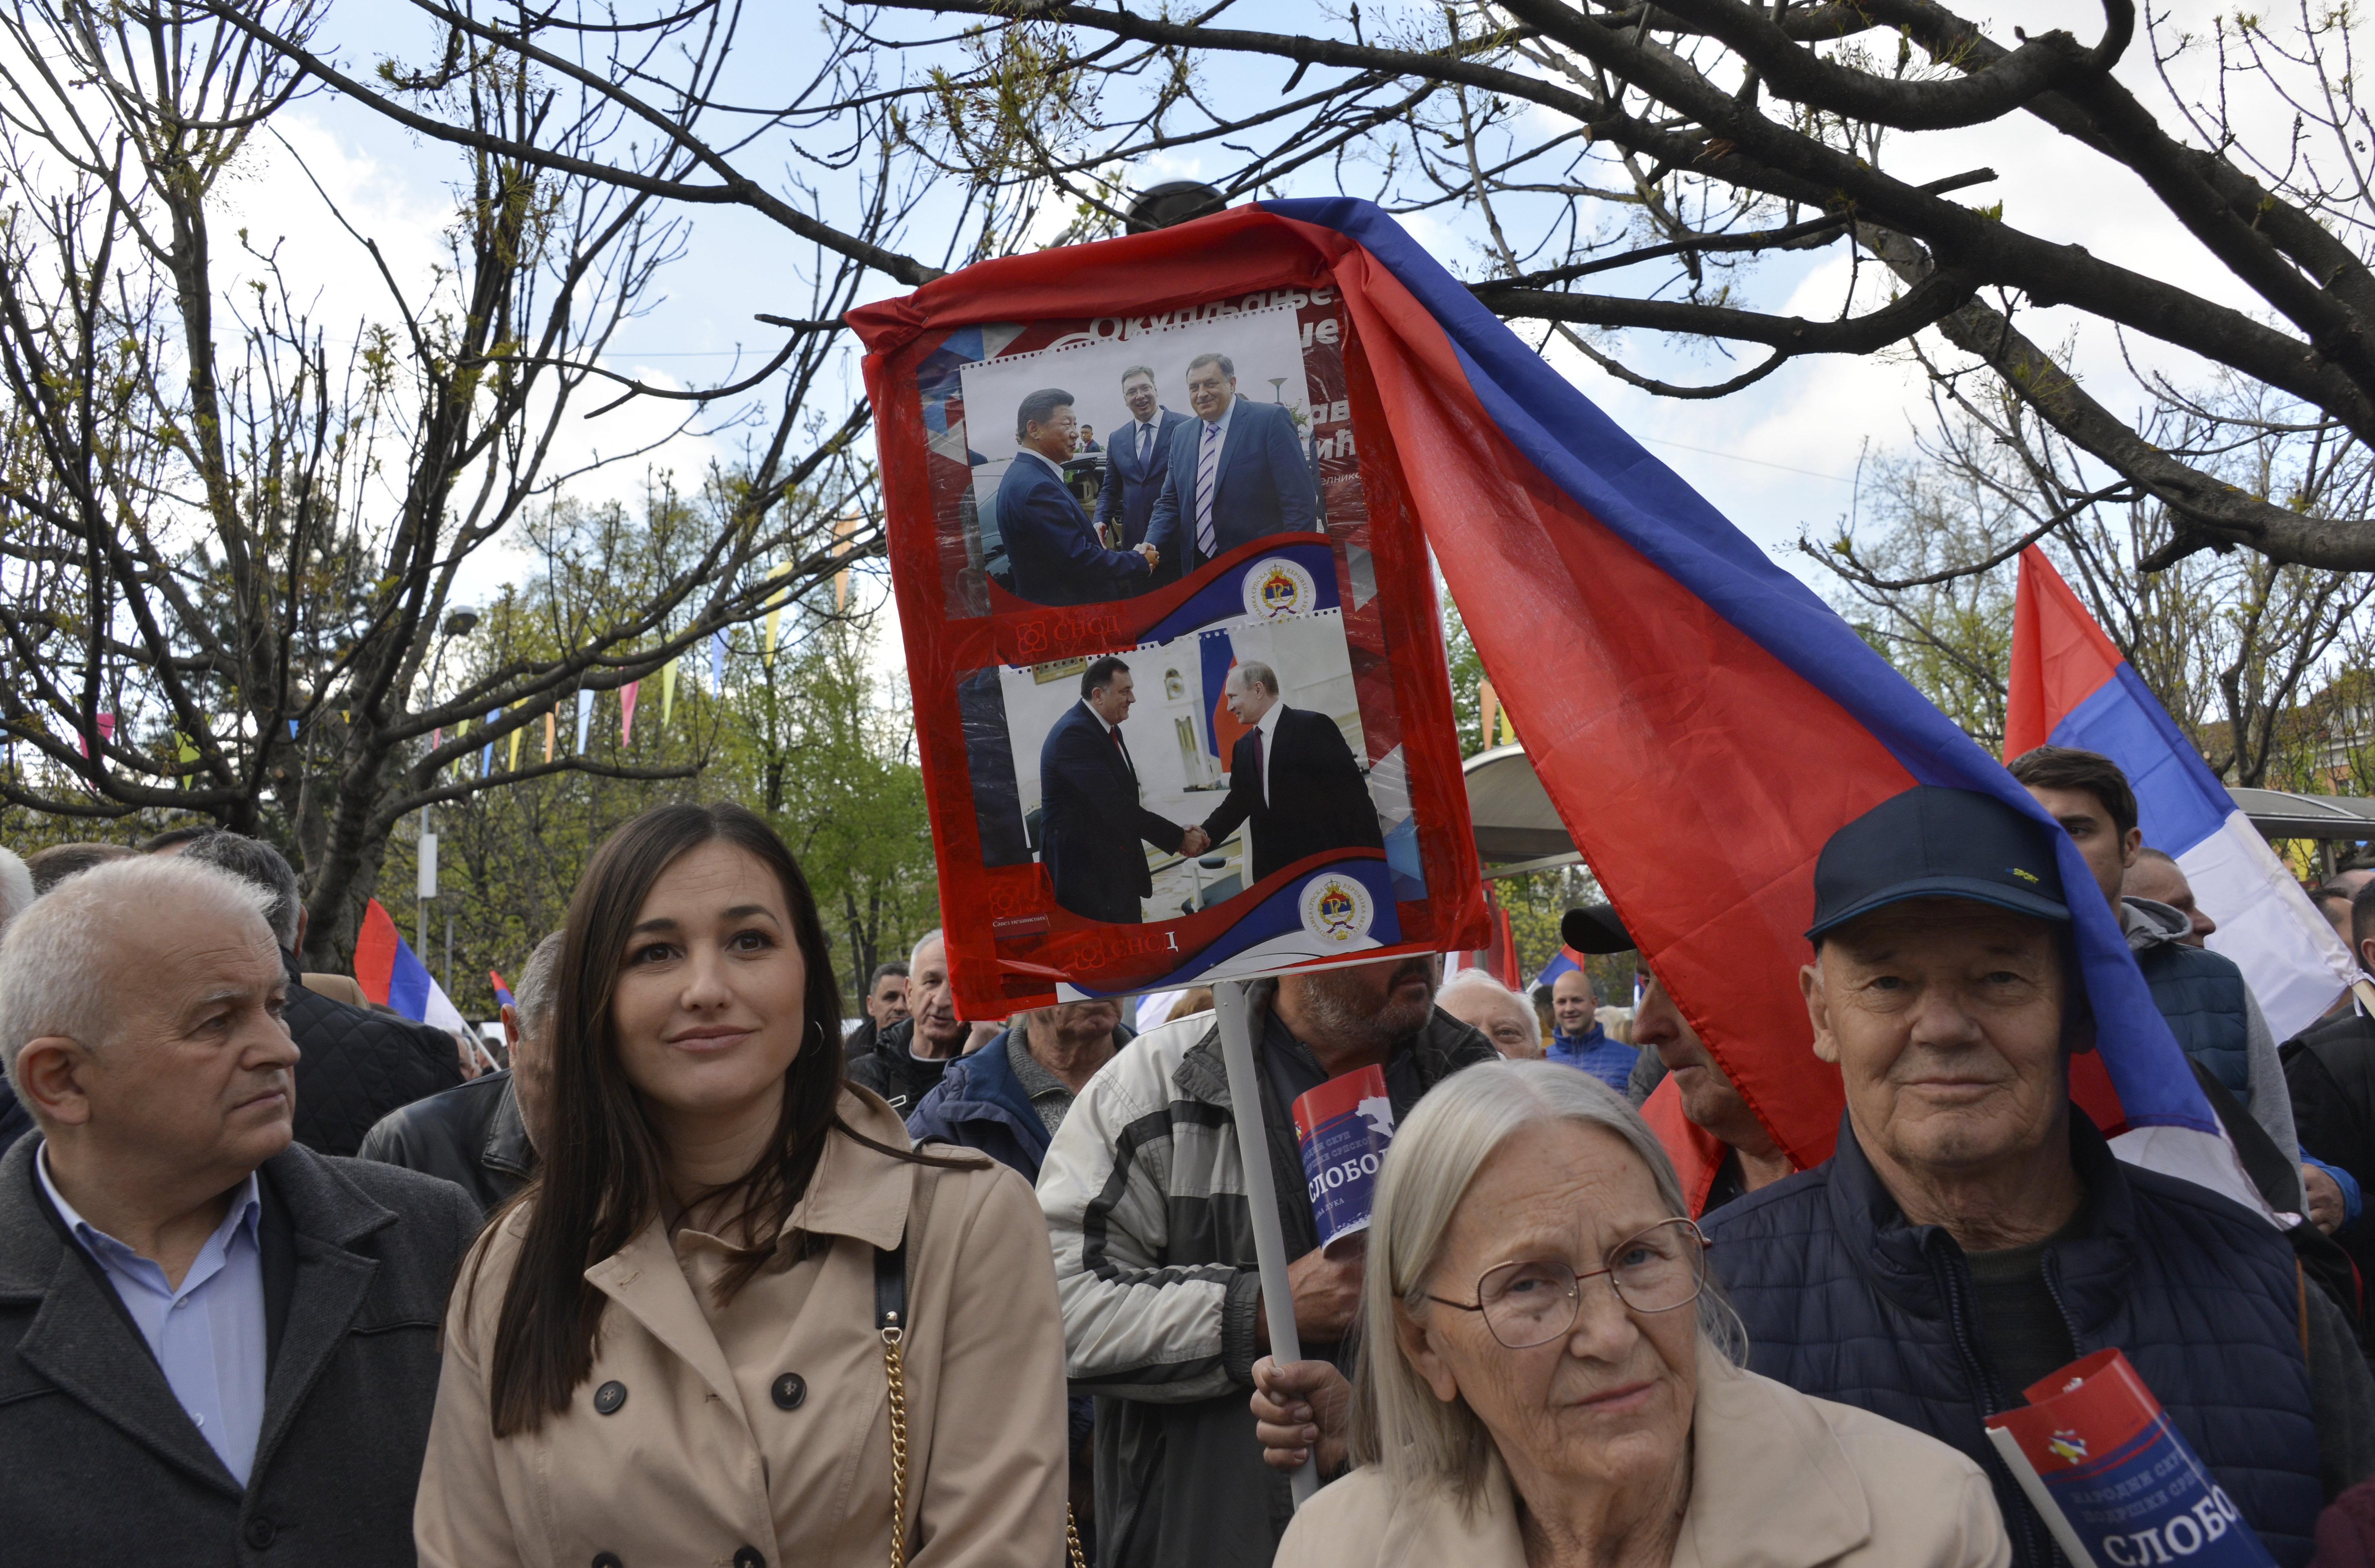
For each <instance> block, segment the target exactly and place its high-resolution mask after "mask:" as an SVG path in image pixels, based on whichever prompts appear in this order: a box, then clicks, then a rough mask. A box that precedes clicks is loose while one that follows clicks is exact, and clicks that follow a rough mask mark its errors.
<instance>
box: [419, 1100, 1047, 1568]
mask: <svg viewBox="0 0 2375 1568" xmlns="http://www.w3.org/2000/svg"><path fill="white" fill-rule="evenodd" d="M842 1116H843V1119H844V1120H845V1121H846V1122H847V1123H848V1124H849V1125H850V1126H854V1127H856V1128H857V1129H858V1130H859V1131H860V1132H863V1133H864V1134H866V1135H867V1136H868V1137H869V1138H875V1139H877V1140H878V1141H880V1142H883V1143H889V1144H893V1145H895V1146H899V1147H903V1148H904V1147H905V1145H906V1143H907V1137H906V1131H905V1129H904V1127H903V1126H901V1125H900V1122H899V1120H898V1118H897V1116H895V1115H894V1114H892V1111H891V1109H890V1107H889V1106H887V1105H885V1104H884V1103H883V1102H881V1101H880V1099H877V1098H876V1097H875V1096H873V1095H872V1094H869V1093H867V1092H866V1091H863V1090H855V1089H853V1090H849V1091H845V1094H844V1097H843V1100H842ZM935 1152H936V1153H950V1152H954V1151H948V1150H935ZM917 1169H918V1168H917V1167H916V1166H914V1165H911V1164H907V1163H904V1162H903V1161H895V1160H892V1159H890V1158H888V1157H887V1156H884V1155H881V1154H878V1153H875V1152H874V1151H873V1150H871V1149H866V1148H864V1147H863V1146H861V1145H858V1144H856V1143H853V1142H851V1141H850V1140H848V1139H847V1138H841V1137H838V1136H835V1137H833V1139H832V1141H831V1143H830V1144H828V1145H827V1147H826V1150H825V1153H824V1156H823V1158H822V1160H821V1161H820V1162H819V1165H818V1168H817V1175H816V1179H815V1181H814V1182H813V1183H812V1184H811V1185H810V1188H809V1195H808V1197H805V1198H804V1199H802V1200H801V1202H800V1204H799V1206H798V1208H797V1209H795V1210H794V1213H793V1217H792V1220H793V1223H794V1224H795V1225H796V1226H798V1228H799V1229H800V1230H802V1231H804V1232H808V1233H809V1234H811V1235H815V1236H821V1237H829V1238H831V1244H830V1246H829V1247H827V1248H825V1249H824V1250H822V1251H821V1252H819V1253H818V1254H816V1255H814V1256H810V1257H809V1258H807V1259H805V1260H804V1261H802V1262H801V1263H799V1264H798V1265H796V1266H794V1267H792V1268H790V1269H788V1270H786V1271H785V1272H783V1273H780V1274H770V1273H762V1274H761V1275H760V1276H758V1278H757V1279H753V1280H752V1281H751V1282H750V1285H749V1286H747V1287H746V1288H745V1291H744V1295H745V1296H748V1295H750V1292H766V1293H767V1296H768V1298H769V1299H768V1300H766V1301H765V1303H763V1304H764V1307H765V1311H766V1313H770V1314H772V1313H775V1312H777V1310H778V1303H780V1317H781V1325H782V1326H781V1332H780V1335H777V1334H776V1333H775V1331H774V1325H773V1323H772V1322H770V1321H769V1319H768V1317H767V1316H766V1315H761V1316H760V1317H758V1318H757V1319H755V1323H756V1326H757V1327H758V1329H759V1331H760V1332H759V1334H758V1336H757V1338H762V1339H763V1340H765V1341H766V1342H769V1343H773V1344H776V1345H779V1346H780V1349H779V1350H776V1351H775V1352H774V1353H773V1354H770V1355H765V1356H763V1357H759V1356H746V1357H745V1358H744V1364H742V1365H734V1364H730V1363H729V1362H728V1359H727V1355H726V1353H725V1351H724V1350H721V1349H720V1347H719V1343H718V1337H717V1335H716V1334H715V1333H714V1332H713V1331H712V1328H711V1326H710V1323H709V1321H708V1319H707V1318H706V1317H705V1316H704V1315H703V1311H702V1306H701V1303H700V1302H699V1301H698V1300H697V1299H696V1298H695V1296H694V1295H693V1292H692V1288H691V1285H690V1284H688V1283H687V1281H686V1279H685V1276H684V1272H683V1270H682V1268H681V1267H679V1263H678V1258H677V1253H676V1250H675V1247H674V1245H673V1244H671V1242H670V1240H669V1238H668V1234H667V1232H666V1230H665V1228H664V1227H663V1226H662V1225H660V1224H659V1223H657V1222H655V1223H654V1224H653V1225H651V1226H650V1227H649V1228H647V1229H646V1230H644V1232H641V1233H639V1234H638V1235H637V1236H636V1237H635V1238H634V1240H632V1242H630V1243H628V1244H627V1245H626V1246H624V1247H622V1248H621V1249H620V1251H619V1252H618V1253H616V1254H615V1255H613V1256H610V1257H608V1258H605V1259H604V1260H603V1261H601V1262H600V1263H597V1264H596V1265H595V1266H594V1267H591V1268H589V1269H587V1270H586V1271H585V1277H586V1279H590V1280H592V1281H593V1282H594V1283H595V1284H596V1285H597V1286H599V1287H600V1288H601V1291H602V1292H603V1293H604V1294H605V1295H606V1296H608V1297H609V1307H608V1309H607V1310H606V1312H605V1313H604V1315H603V1318H602V1329H601V1336H600V1338H599V1340H598V1341H597V1349H596V1354H595V1360H594V1373H593V1375H592V1376H591V1377H589V1378H588V1379H587V1380H586V1381H585V1383H584V1384H582V1385H579V1387H578V1389H577V1391H576V1394H575V1396H574V1397H573V1398H572V1400H571V1402H570V1408H569V1409H568V1411H567V1412H566V1413H565V1414H562V1415H559V1416H548V1417H547V1418H546V1419H545V1421H544V1424H543V1425H542V1427H541V1428H539V1429H538V1430H537V1431H535V1432H525V1433H515V1434H514V1435H512V1436H510V1437H507V1438H504V1439H502V1440H501V1441H498V1440H497V1439H496V1438H495V1437H494V1436H493V1434H492V1429H491V1427H490V1423H489V1420H488V1414H487V1412H488V1401H487V1378H486V1368H487V1360H488V1352H489V1350H490V1347H491V1346H492V1344H493V1341H494V1326H495V1320H496V1316H497V1315H498V1313H499V1312H500V1310H501V1305H502V1295H503V1287H504V1284H505V1282H506V1281H507V1280H508V1279H509V1278H510V1273H511V1267H512V1264H513V1262H514V1259H515V1257H516V1256H517V1254H518V1249H519V1244H520V1235H521V1223H520V1220H519V1219H518V1218H517V1217H515V1218H514V1220H513V1222H512V1223H511V1224H509V1225H507V1226H506V1227H505V1228H504V1231H503V1232H502V1234H499V1235H496V1236H493V1237H491V1238H490V1240H489V1242H487V1243H486V1245H488V1246H489V1247H490V1253H489V1256H488V1259H487V1265H486V1268H485V1270H484V1272H483V1274H482V1275H481V1276H480V1279H479V1289H478V1291H477V1293H476V1299H475V1301H474V1302H472V1303H470V1305H471V1309H472V1310H470V1311H469V1313H468V1314H467V1316H466V1315H464V1312H463V1307H464V1303H465V1300H466V1294H465V1292H463V1291H455V1297H454V1302H453V1304H452V1307H451V1308H450V1309H449V1311H448V1314H447V1318H446V1328H445V1360H444V1369H443V1375H442V1377H441V1379H440V1381H439V1385H438V1389H437V1409H436V1415H435V1418H434V1421H432V1423H431V1428H430V1433H429V1456H428V1460H427V1463H426V1466H425V1467H424V1468H423V1470H422V1473H421V1478H420V1491H419V1502H418V1503H416V1505H415V1507H414V1513H413V1527H414V1536H415V1539H416V1540H417V1541H418V1543H419V1550H420V1562H421V1564H422V1568H506V1565H509V1564H521V1565H523V1568H587V1565H588V1564H589V1563H590V1564H597V1565H599V1568H663V1565H665V1568H685V1565H690V1564H715V1568H729V1565H730V1568H752V1565H753V1564H797V1565H798V1568H811V1565H813V1568H881V1565H882V1564H885V1563H887V1562H889V1561H890V1556H891V1429H890V1413H889V1398H888V1384H887V1380H886V1378H885V1376H884V1372H883V1364H882V1341H881V1338H880V1335H879V1334H878V1333H877V1331H876V1328H875V1321H874V1251H875V1249H876V1248H877V1247H883V1248H888V1247H892V1246H895V1245H897V1244H898V1242H899V1238H900V1235H901V1233H902V1232H903V1231H904V1229H905V1228H906V1224H907V1218H908V1207H909V1203H910V1197H911V1194H912V1193H913V1192H914V1190H915V1183H916V1172H917ZM924 1180H926V1181H928V1182H932V1183H935V1184H937V1185H936V1187H935V1191H934V1195H933V1197H932V1200H931V1205H930V1209H929V1213H928V1218H927V1220H926V1223H925V1228H924V1234H923V1236H922V1237H921V1239H920V1242H917V1243H911V1244H910V1247H909V1255H908V1271H909V1277H910V1279H911V1281H912V1283H911V1286H910V1294H909V1301H908V1307H909V1325H910V1326H909V1328H908V1332H907V1343H906V1352H905V1354H906V1385H907V1444H908V1470H907V1516H906V1527H907V1530H908V1541H909V1550H910V1556H909V1558H908V1561H909V1562H911V1563H913V1564H915V1568H1050V1565H1051V1564H1054V1563H1056V1562H1058V1561H1059V1560H1060V1558H1061V1556H1062V1553H1063V1542H1064V1488H1065V1475H1066V1472H1065V1424H1064V1328H1063V1322H1062V1319H1061V1318H1060V1316H1059V1315H1058V1312H1057V1307H1056V1275H1055V1263H1054V1259H1053V1257H1052V1256H1051V1255H1050V1253H1049V1251H1048V1245H1047V1228H1046V1221H1045V1220H1043V1219H1042V1218H1041V1216H1040V1213H1039V1206H1038V1204H1037V1202H1036V1201H1035V1200H1034V1198H1033V1197H1032V1194H1031V1189H1030V1188H1029V1187H1028V1186H1027V1185H1024V1184H1023V1182H1022V1178H1021V1177H1020V1176H1017V1175H1016V1174H1015V1173H1013V1172H1011V1171H1009V1170H1007V1169H1006V1168H1005V1167H1004V1166H1001V1165H997V1164H993V1163H990V1162H988V1161H983V1162H982V1163H981V1164H980V1165H978V1166H969V1167H967V1168H965V1169H962V1170H942V1171H931V1170H927V1171H925V1172H924ZM735 1305H736V1308H737V1309H740V1308H741V1307H742V1306H743V1305H744V1302H743V1300H742V1299H741V1298H738V1299H737V1302H736V1303H735ZM741 1321H742V1322H743V1323H745V1324H746V1325H748V1324H751V1323H752V1322H753V1321H754V1320H752V1319H750V1318H745V1319H742V1320H741ZM752 1338H753V1336H752V1335H750V1334H749V1333H745V1334H743V1335H742V1336H741V1339H742V1342H745V1343H749V1342H750V1341H751V1340H752ZM792 1380H797V1385H798V1386H797V1390H795V1388H794V1387H793V1385H792ZM605 1390H609V1391H610V1392H609V1393H607V1394H606V1393H605V1392H604V1391H605ZM597 1396H600V1397H597ZM605 1404H610V1405H612V1407H613V1408H612V1409H611V1410H610V1412H609V1413H608V1414H604V1413H601V1411H602V1406H603V1405H605ZM786 1407H788V1408H786Z"/></svg>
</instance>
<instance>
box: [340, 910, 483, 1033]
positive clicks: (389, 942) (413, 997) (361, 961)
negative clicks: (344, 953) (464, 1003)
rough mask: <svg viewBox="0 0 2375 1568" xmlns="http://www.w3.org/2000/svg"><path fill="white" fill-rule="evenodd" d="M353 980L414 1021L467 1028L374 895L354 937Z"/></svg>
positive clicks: (378, 1000)
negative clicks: (360, 926) (360, 927)
mask: <svg viewBox="0 0 2375 1568" xmlns="http://www.w3.org/2000/svg"><path fill="white" fill-rule="evenodd" d="M355 983H356V984H359V985H360V986H361V987H362V988H363V995H364V996H368V997H370V998H371V999H372V1001H373V1002H376V1003H377V1004H379V1005H380V1006H381V1007H383V1008H392V1009H394V1010H395V1011H396V1012H399V1013H402V1014H403V1015H404V1016H405V1017H406V1018H408V1019H411V1020H414V1021H415V1022H417V1023H426V1024H431V1025H433V1026H435V1027H436V1028H439V1029H452V1030H459V1031H461V1032H463V1033H465V1034H467V1033H468V1032H470V1024H469V1020H467V1019H465V1018H464V1017H463V1016H462V1009H461V1008H457V1007H455V1005H454V1002H453V998H452V997H450V996H446V995H445V988H444V987H443V986H442V985H440V984H437V980H436V977H435V976H434V975H432V974H431V973H429V966H428V965H427V964H425V963H422V962H421V961H420V955H419V954H418V953H416V952H414V951H413V950H412V944H411V943H409V942H408V941H406V940H405V939H404V934H403V933H402V932H400V931H398V930H397V929H396V921H395V919H394V917H392V916H391V915H390V914H388V913H387V910H386V908H385V906H384V905H383V904H382V903H381V902H379V900H377V899H373V900H372V901H371V902H369V903H367V904H365V905H364V906H363V926H362V929H361V930H360V932H358V933H356V936H355Z"/></svg>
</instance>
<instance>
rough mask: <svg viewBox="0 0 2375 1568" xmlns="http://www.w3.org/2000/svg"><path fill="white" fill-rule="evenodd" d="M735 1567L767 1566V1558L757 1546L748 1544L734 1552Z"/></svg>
mask: <svg viewBox="0 0 2375 1568" xmlns="http://www.w3.org/2000/svg"><path fill="white" fill-rule="evenodd" d="M734 1568H767V1560H766V1559H765V1558H764V1557H762V1556H761V1555H760V1554H759V1549H758V1548H757V1547H755V1546H746V1547H744V1548H743V1549H742V1550H739V1551H738V1552H736V1553H735V1554H734Z"/></svg>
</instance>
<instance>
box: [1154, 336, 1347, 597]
mask: <svg viewBox="0 0 2375 1568" xmlns="http://www.w3.org/2000/svg"><path fill="white" fill-rule="evenodd" d="M1188 407H1191V408H1193V409H1195V410H1196V420H1195V422H1194V423H1193V424H1190V425H1188V426H1186V427H1184V428H1182V429H1180V430H1176V431H1174V432H1173V434H1172V438H1171V456H1170V461H1169V462H1168V464H1166V466H1165V468H1164V477H1163V489H1162V493H1160V494H1159V495H1157V496H1156V497H1155V498H1154V514H1153V517H1152V520H1151V521H1150V522H1149V523H1148V525H1147V530H1146V542H1147V543H1148V544H1151V545H1152V546H1153V547H1154V548H1155V549H1156V551H1157V552H1159V553H1160V555H1161V557H1162V559H1163V560H1164V563H1165V564H1171V563H1175V562H1176V564H1177V566H1178V569H1179V571H1180V572H1181V573H1182V574H1183V575H1184V574H1186V573H1188V572H1193V571H1195V570H1196V569H1197V568H1198V567H1199V566H1202V565H1203V564H1204V563H1205V562H1206V561H1208V560H1211V559H1212V558H1213V557H1215V556H1219V555H1223V554H1226V553H1227V552H1228V551H1230V550H1233V549H1235V548H1236V547H1237V546H1239V545H1242V544H1245V543H1246V542H1247V541H1248V540H1251V539H1258V538H1260V537H1261V536H1264V535H1265V534H1305V533H1309V532H1311V531H1312V530H1313V529H1314V528H1316V527H1317V525H1318V517H1319V496H1318V492H1317V490H1316V489H1313V487H1312V483H1311V466H1310V464H1309V463H1307V462H1306V461H1305V458H1304V452H1303V437H1302V436H1301V434H1300V433H1298V432H1297V431H1296V430H1295V428H1294V416H1293V415H1291V414H1289V413H1288V412H1287V411H1286V410H1285V408H1283V407H1281V406H1279V405H1278V404H1275V403H1256V402H1253V401H1251V400H1250V399H1247V398H1243V397H1239V396H1238V395H1237V367H1236V366H1235V364H1234V363H1232V362H1231V360H1230V359H1229V357H1228V356H1227V355H1226V354H1199V355H1198V356H1197V357H1196V358H1195V359H1193V360H1189V361H1188Z"/></svg>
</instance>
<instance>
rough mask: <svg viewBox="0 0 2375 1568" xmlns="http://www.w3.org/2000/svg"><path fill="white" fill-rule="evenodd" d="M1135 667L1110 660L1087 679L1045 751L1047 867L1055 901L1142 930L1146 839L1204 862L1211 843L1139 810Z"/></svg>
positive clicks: (1042, 800)
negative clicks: (1130, 732)
mask: <svg viewBox="0 0 2375 1568" xmlns="http://www.w3.org/2000/svg"><path fill="white" fill-rule="evenodd" d="M1135 701H1138V697H1137V694H1136V693H1135V692H1134V691H1133V690H1131V689H1130V677H1129V666H1128V665H1126V664H1124V663H1122V662H1121V660H1119V659H1117V658H1116V657H1114V656H1113V655H1112V654H1106V655H1105V657H1103V658H1101V659H1093V660H1091V661H1090V664H1089V667H1088V668H1087V669H1086V670H1085V671H1083V672H1082V673H1081V701H1079V703H1077V704H1076V705H1075V706H1074V707H1073V709H1072V711H1071V712H1070V713H1066V714H1065V715H1064V716H1063V717H1062V718H1060V719H1058V720H1057V721H1056V727H1055V728H1053V729H1051V730H1049V731H1048V732H1047V739H1046V744H1045V745H1043V746H1041V747H1040V749H1039V809H1040V829H1039V860H1040V863H1041V864H1042V865H1044V866H1046V867H1047V876H1048V878H1049V879H1050V880H1051V881H1053V882H1054V883H1055V884H1056V902H1058V904H1060V905H1062V906H1063V907H1064V908H1066V909H1069V910H1070V911H1071V912H1072V913H1073V914H1085V915H1087V916H1088V917H1089V918H1090V919H1092V920H1109V921H1113V922H1115V923H1117V924H1120V925H1136V924H1138V923H1139V922H1140V920H1142V919H1143V918H1144V915H1143V914H1141V912H1140V900H1141V899H1145V898H1148V897H1150V896H1152V893H1153V891H1154V878H1153V877H1152V874H1151V873H1149V871H1148V870H1147V868H1146V852H1145V851H1144V850H1142V849H1140V848H1139V842H1140V840H1141V839H1142V840H1144V841H1145V842H1146V843H1151V844H1152V845H1154V846H1155V848H1157V849H1160V850H1162V851H1164V853H1165V854H1171V855H1201V854H1202V853H1203V852H1204V851H1205V850H1206V849H1207V848H1209V847H1211V841H1210V840H1209V839H1207V838H1206V837H1205V836H1204V834H1203V833H1202V831H1199V830H1198V829H1195V828H1182V827H1181V826H1180V825H1179V824H1178V823H1176V822H1174V821H1172V820H1170V819H1168V818H1165V817H1159V816H1157V815H1155V814H1154V813H1153V812H1152V811H1149V810H1148V809H1146V808H1145V807H1144V806H1142V805H1140V803H1139V792H1138V769H1137V767H1136V766H1135V765H1134V764H1133V763H1132V762H1131V761H1130V759H1129V748H1128V745H1127V744H1125V743H1124V742H1123V740H1122V737H1121V722H1122V720H1124V719H1126V718H1128V716H1129V709H1130V704H1131V703H1133V702H1135Z"/></svg>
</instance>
